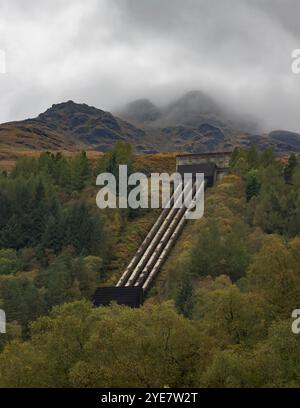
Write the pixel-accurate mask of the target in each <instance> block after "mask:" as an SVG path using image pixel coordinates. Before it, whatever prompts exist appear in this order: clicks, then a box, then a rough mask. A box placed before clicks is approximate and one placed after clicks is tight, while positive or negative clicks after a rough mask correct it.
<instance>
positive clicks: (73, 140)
mask: <svg viewBox="0 0 300 408" xmlns="http://www.w3.org/2000/svg"><path fill="white" fill-rule="evenodd" d="M144 134H145V133H144V131H143V130H141V129H138V128H136V127H135V126H133V125H131V124H130V123H128V122H125V121H124V120H121V119H118V118H116V117H114V116H113V115H112V114H111V113H109V112H105V111H102V110H100V109H97V108H94V107H92V106H88V105H85V104H77V103H75V102H73V101H68V102H64V103H60V104H57V105H52V107H51V108H49V109H47V110H46V112H44V113H41V114H40V115H39V116H38V117H36V118H33V119H27V120H24V121H19V122H10V123H5V124H2V125H1V126H0V148H2V149H3V148H17V149H19V148H20V149H29V150H30V149H33V150H47V149H49V150H60V149H63V150H71V151H72V150H78V149H94V150H99V151H106V150H107V149H108V148H109V147H110V146H111V145H112V143H114V142H116V141H121V140H126V141H127V142H130V143H133V144H135V145H136V146H137V148H138V145H139V143H142V142H143V136H144ZM141 149H142V148H141Z"/></svg>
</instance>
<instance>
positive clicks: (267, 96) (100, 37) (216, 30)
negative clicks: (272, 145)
mask: <svg viewBox="0 0 300 408" xmlns="http://www.w3.org/2000/svg"><path fill="white" fill-rule="evenodd" d="M299 17H300V2H299V0H87V1H83V0H43V1H38V0H1V3H0V49H2V50H4V51H5V53H6V66H7V73H6V74H0V92H1V97H0V122H4V121H8V120H19V119H23V118H27V117H33V116H35V115H37V114H38V113H40V112H42V111H44V110H45V109H47V108H48V107H49V106H51V105H52V104H53V103H59V102H62V101H66V100H69V99H72V100H74V101H76V102H84V103H87V104H91V105H94V106H96V107H99V108H101V109H106V110H112V109H114V108H115V107H116V106H120V105H122V104H123V103H125V102H127V101H130V100H133V99H136V98H140V97H149V98H150V99H152V100H153V101H154V102H156V103H159V104H164V103H167V102H168V101H169V100H171V99H173V98H176V97H178V96H180V95H181V94H182V93H183V92H185V91H189V90H193V89H201V90H203V91H206V92H208V93H209V94H210V95H212V96H213V97H214V98H215V99H217V100H219V101H221V103H223V104H224V103H225V104H226V105H229V106H231V107H232V108H233V109H234V110H240V111H241V112H244V113H246V114H251V115H252V116H256V117H258V118H260V119H261V120H263V122H264V123H265V126H266V127H269V128H285V129H289V130H296V131H300V115H299V113H298V112H299V106H300V74H299V75H295V74H293V73H292V71H291V61H292V60H291V52H292V50H293V49H295V48H300V24H299Z"/></svg>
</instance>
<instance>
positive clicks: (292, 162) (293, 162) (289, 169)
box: [283, 153, 297, 184]
mask: <svg viewBox="0 0 300 408" xmlns="http://www.w3.org/2000/svg"><path fill="white" fill-rule="evenodd" d="M296 166H297V158H296V156H295V155H294V153H292V154H291V155H290V157H289V160H288V164H287V165H286V166H285V168H284V170H283V176H284V179H285V182H286V183H287V184H292V180H293V175H294V172H295V168H296Z"/></svg>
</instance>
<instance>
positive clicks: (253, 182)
mask: <svg viewBox="0 0 300 408" xmlns="http://www.w3.org/2000/svg"><path fill="white" fill-rule="evenodd" d="M259 191H260V183H259V181H258V179H257V171H256V170H250V171H249V173H248V175H247V181H246V198H247V201H250V200H251V198H252V197H254V196H257V195H258V194H259Z"/></svg>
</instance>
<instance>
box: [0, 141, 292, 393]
mask: <svg viewBox="0 0 300 408" xmlns="http://www.w3.org/2000/svg"><path fill="white" fill-rule="evenodd" d="M120 164H127V165H128V169H129V170H130V171H143V172H145V173H146V174H148V175H149V174H150V172H151V171H161V170H162V171H166V172H173V171H174V168H173V167H174V155H172V154H169V155H168V154H157V155H135V154H134V152H133V150H132V148H131V146H130V145H128V144H126V143H123V142H120V143H117V144H116V145H115V146H114V148H113V149H112V150H111V151H109V152H108V153H106V154H104V155H103V156H101V158H100V159H97V160H90V159H88V157H87V155H86V153H85V152H81V153H78V154H76V155H74V156H72V157H65V156H64V155H62V154H60V153H55V154H54V153H50V152H45V153H42V154H41V155H40V157H38V158H29V157H27V158H22V159H19V160H18V161H17V163H16V165H15V167H14V169H13V170H12V171H11V172H10V173H9V174H7V173H6V172H3V173H2V174H1V175H0V308H1V309H3V310H5V312H6V316H7V334H6V335H3V334H0V350H1V351H0V387H298V386H299V384H300V360H299V355H300V343H299V338H298V337H297V335H295V334H293V333H292V331H291V325H292V319H291V313H292V311H293V310H294V309H297V308H299V307H300V161H299V159H297V158H296V156H295V155H294V154H292V155H290V157H287V158H279V157H276V156H275V154H274V152H273V151H272V149H265V150H263V151H258V150H257V149H256V148H255V147H254V146H252V147H251V148H249V149H245V150H243V149H235V150H234V152H233V154H232V157H231V163H230V172H229V173H228V174H227V175H226V176H225V177H224V178H223V179H222V181H220V182H218V183H217V184H216V185H215V186H214V187H213V188H211V189H208V190H207V192H206V195H205V215H204V217H203V218H202V219H200V220H191V221H189V223H188V225H187V226H186V228H185V229H184V232H183V234H182V237H180V239H179V241H178V242H177V244H176V246H175V247H174V249H173V251H172V253H171V256H170V257H169V259H168V261H167V262H166V264H165V265H164V267H163V269H162V271H161V276H160V279H159V281H158V282H157V283H156V284H155V285H154V287H153V288H152V289H151V290H150V292H149V293H148V295H147V298H146V301H145V303H144V305H143V306H142V307H140V308H138V309H131V308H128V307H125V306H119V305H116V304H112V305H111V306H108V307H101V308H94V307H93V305H92V302H91V299H92V297H93V293H94V291H95V288H96V287H97V286H103V285H108V286H109V285H113V284H115V283H116V281H117V280H118V278H119V277H120V275H121V273H122V270H123V269H124V267H126V265H127V263H128V262H129V260H130V257H131V256H132V255H133V254H134V252H135V250H136V249H137V247H138V245H139V243H141V242H142V240H143V238H144V237H145V236H146V234H147V232H148V230H149V228H150V227H151V225H152V224H153V223H154V221H155V219H156V217H157V214H158V213H159V210H150V209H136V210H131V209H107V210H100V209H99V208H97V206H96V202H95V199H96V194H97V186H96V184H95V180H96V177H97V175H98V174H99V173H100V172H102V171H109V172H112V173H113V174H115V176H116V177H117V175H118V166H119V165H120Z"/></svg>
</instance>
